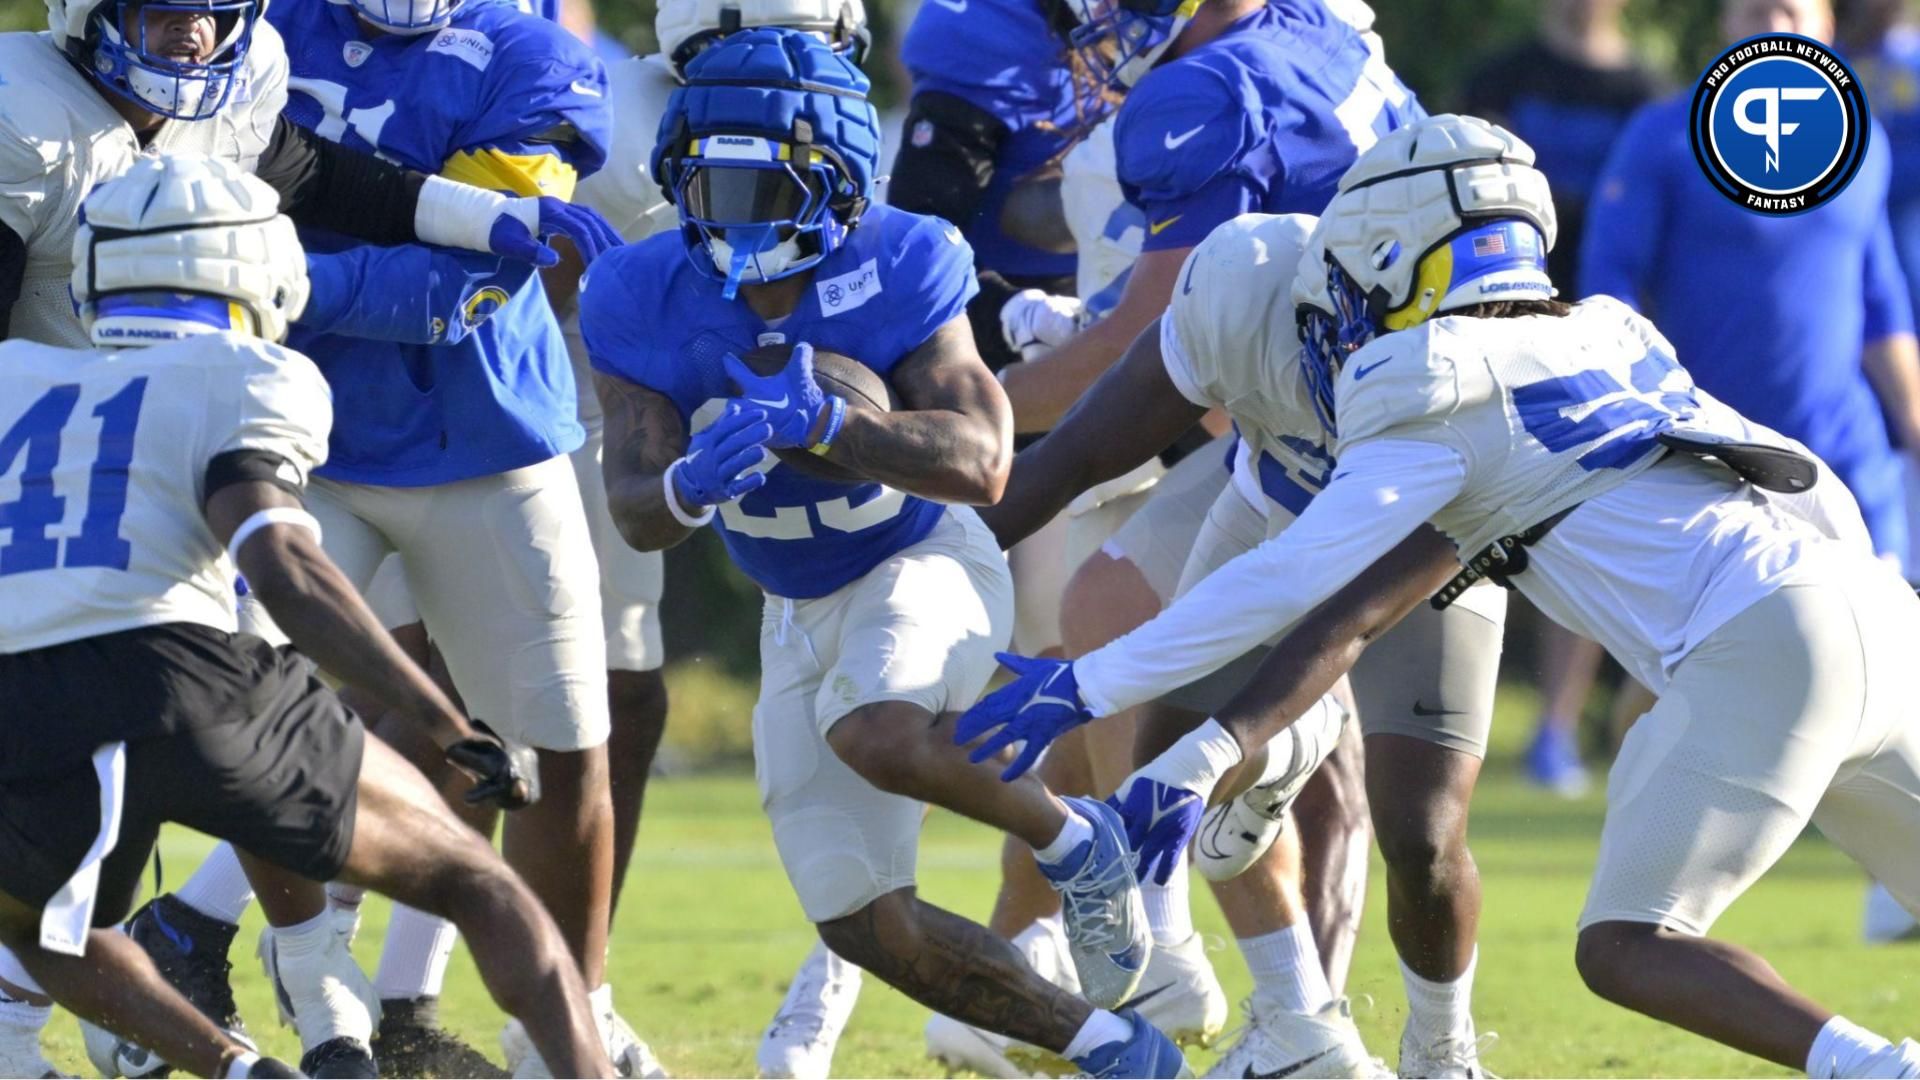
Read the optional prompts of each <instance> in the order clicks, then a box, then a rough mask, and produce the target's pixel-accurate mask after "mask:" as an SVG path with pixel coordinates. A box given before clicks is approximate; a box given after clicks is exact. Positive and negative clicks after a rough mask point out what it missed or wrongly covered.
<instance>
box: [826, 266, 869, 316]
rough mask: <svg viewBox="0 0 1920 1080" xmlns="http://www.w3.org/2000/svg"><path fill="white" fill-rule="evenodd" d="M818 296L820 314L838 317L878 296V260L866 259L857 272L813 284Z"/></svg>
mask: <svg viewBox="0 0 1920 1080" xmlns="http://www.w3.org/2000/svg"><path fill="white" fill-rule="evenodd" d="M813 287H814V290H815V291H816V292H817V293H819V295H820V313H821V314H822V315H839V314H841V313H842V312H847V311H852V310H853V309H854V308H857V307H859V306H861V305H862V304H865V303H866V302H867V301H869V300H871V299H873V298H874V297H876V296H879V295H880V266H879V260H877V259H868V260H867V261H866V262H863V263H861V264H860V268H859V269H857V270H851V271H848V272H847V273H844V274H841V275H840V276H838V277H830V278H827V279H825V280H824V281H818V282H815V283H814V286H813Z"/></svg>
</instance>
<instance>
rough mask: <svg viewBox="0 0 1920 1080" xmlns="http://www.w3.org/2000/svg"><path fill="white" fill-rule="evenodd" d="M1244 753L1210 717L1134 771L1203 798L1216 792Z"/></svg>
mask: <svg viewBox="0 0 1920 1080" xmlns="http://www.w3.org/2000/svg"><path fill="white" fill-rule="evenodd" d="M1241 756H1242V755H1241V753H1240V743H1239V741H1238V740H1237V739H1235V738H1234V737H1233V734H1232V733H1231V732H1229V731H1228V730H1227V729H1226V728H1224V727H1221V726H1220V721H1218V720H1215V719H1213V718H1211V717H1209V718H1208V719H1207V722H1206V723H1204V724H1201V725H1200V726H1199V727H1197V728H1194V729H1193V730H1192V731H1189V732H1187V734H1186V735H1185V736H1183V737H1182V738H1181V739H1180V741H1179V742H1177V743H1174V744H1173V745H1172V746H1169V747H1168V748H1167V749H1166V750H1165V752H1163V753H1162V754H1161V755H1160V756H1159V757H1157V758H1154V759H1153V760H1152V761H1150V762H1148V763H1147V764H1146V765H1145V766H1144V767H1142V768H1141V769H1140V770H1139V771H1138V772H1136V773H1135V774H1134V775H1136V776H1142V777H1146V778H1147V779H1150V780H1157V781H1159V782H1160V783H1162V784H1165V785H1167V786H1168V787H1176V788H1181V789H1183V790H1186V791H1191V792H1193V793H1194V794H1195V795H1198V796H1200V798H1201V799H1203V800H1204V799H1206V798H1208V797H1209V796H1211V795H1212V794H1213V789H1214V786H1215V785H1216V784H1218V783H1219V782H1220V777H1221V776H1223V775H1224V774H1225V773H1226V771H1227V770H1228V769H1231V768H1233V767H1234V766H1235V765H1238V764H1240V759H1241Z"/></svg>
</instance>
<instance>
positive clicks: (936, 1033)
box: [762, 1013, 1033, 1080]
mask: <svg viewBox="0 0 1920 1080" xmlns="http://www.w3.org/2000/svg"><path fill="white" fill-rule="evenodd" d="M926 1040H927V1056H928V1057H929V1058H932V1059H933V1060H934V1061H937V1062H939V1063H940V1064H942V1065H944V1066H946V1067H947V1068H948V1069H949V1070H953V1071H957V1070H960V1069H965V1070H967V1071H968V1072H974V1073H979V1074H980V1075H981V1076H987V1077H992V1078H994V1080H1019V1078H1021V1077H1026V1076H1031V1075H1033V1073H1030V1072H1029V1071H1028V1069H1027V1067H1025V1066H1022V1065H1021V1064H1020V1063H1018V1062H1016V1061H1014V1060H1013V1058H1011V1057H1009V1056H1008V1055H1007V1051H1008V1050H1009V1049H1010V1048H1011V1047H1012V1045H1013V1040H1012V1039H1010V1038H1008V1037H1007V1036H1005V1035H999V1034H995V1033H994V1032H991V1031H988V1030H986V1029H984V1028H977V1027H974V1026H973V1025H972V1024H966V1023H962V1022H960V1021H958V1020H955V1019H954V1018H953V1017H951V1016H947V1015H946V1014H944V1013H934V1014H933V1015H932V1016H929V1017H927V1029H926ZM762 1075H765V1074H764V1073H762Z"/></svg>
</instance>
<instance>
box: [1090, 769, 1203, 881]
mask: <svg viewBox="0 0 1920 1080" xmlns="http://www.w3.org/2000/svg"><path fill="white" fill-rule="evenodd" d="M1151 768H1152V766H1151V765H1149V766H1147V767H1146V768H1145V769H1142V770H1141V771H1140V772H1136V773H1134V774H1133V775H1132V776H1129V777H1127V778H1126V779H1125V780H1123V781H1121V783H1120V790H1118V791H1116V792H1114V793H1113V794H1112V795H1110V796H1108V797H1107V805H1108V806H1111V807H1113V808H1114V809H1115V810H1118V811H1120V817H1121V820H1123V821H1125V822H1126V823H1127V846H1128V847H1130V848H1132V849H1133V857H1134V866H1133V870H1134V873H1135V875H1137V876H1138V877H1139V878H1140V880H1141V882H1143V883H1144V882H1146V881H1147V880H1148V879H1149V878H1151V879H1152V880H1153V882H1154V884H1156V885H1165V884H1166V883H1167V878H1168V877H1170V876H1171V875H1172V874H1173V871H1174V870H1175V869H1176V868H1178V867H1180V866H1181V865H1182V857H1183V855H1184V854H1185V852H1186V850H1187V841H1188V840H1190V839H1192V838H1193V833H1194V830H1195V829H1198V828H1199V827H1200V818H1201V817H1202V815H1204V814H1205V813H1206V810H1207V803H1206V800H1204V799H1202V798H1201V797H1200V796H1198V795H1196V794H1194V793H1193V792H1191V791H1188V790H1187V789H1186V788H1183V787H1176V786H1174V785H1172V784H1168V783H1166V782H1164V781H1161V780H1156V779H1154V778H1153V777H1151V776H1148V775H1146V773H1147V770H1148V769H1151Z"/></svg>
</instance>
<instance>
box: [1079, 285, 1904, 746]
mask: <svg viewBox="0 0 1920 1080" xmlns="http://www.w3.org/2000/svg"><path fill="white" fill-rule="evenodd" d="M1335 425H1336V427H1337V428H1338V431H1339V437H1338V439H1337V440H1336V442H1335V444H1334V452H1335V456H1336V457H1337V458H1338V462H1339V464H1338V466H1337V467H1336V468H1335V470H1334V474H1333V477H1332V479H1331V480H1330V481H1329V483H1328V484H1327V486H1326V488H1325V489H1324V490H1323V491H1322V492H1320V493H1319V494H1318V495H1317V496H1316V497H1315V498H1314V500H1313V502H1312V504H1311V506H1309V507H1308V509H1307V510H1306V512H1305V513H1303V514H1301V515H1300V516H1299V518H1298V519H1297V520H1295V521H1294V522H1293V523H1292V524H1291V525H1290V526H1289V527H1287V528H1286V529H1285V531H1284V532H1283V533H1282V534H1281V535H1279V536H1278V537H1277V538H1275V539H1272V540H1269V541H1268V542H1267V543H1265V544H1263V545H1261V546H1260V547H1259V548H1257V549H1255V550H1254V551H1252V552H1249V553H1247V554H1246V555H1242V556H1240V557H1239V558H1236V559H1234V560H1232V561H1230V562H1229V563H1227V564H1226V565H1225V566H1223V567H1221V568H1220V569H1219V570H1218V571H1216V572H1215V573H1214V574H1213V575H1211V576H1209V577H1208V578H1207V579H1206V580H1204V581H1202V582H1200V583H1199V584H1198V585H1197V586H1195V587H1194V588H1193V589H1192V590H1190V591H1189V592H1188V593H1187V594H1186V595H1185V596H1183V597H1182V598H1181V599H1180V600H1179V601H1177V602H1176V603H1175V604H1173V605H1172V606H1171V607H1169V608H1168V609H1167V610H1166V611H1165V612H1163V613H1162V614H1161V615H1160V616H1159V617H1157V618H1155V619H1154V620H1152V621H1150V622H1148V623H1147V624H1146V625H1144V626H1142V627H1140V628H1139V629H1137V630H1135V631H1133V632H1132V633H1130V634H1128V635H1126V636H1125V637H1123V638H1121V639H1120V640H1119V641H1117V642H1114V643H1113V644H1111V645H1108V646H1106V647H1105V648H1102V649H1098V650H1095V651H1094V652H1093V653H1091V654H1089V655H1088V656H1086V657H1083V658H1082V659H1081V660H1079V661H1076V662H1075V665H1074V667H1075V672H1076V675H1077V676H1078V677H1079V679H1080V686H1081V689H1082V692H1083V693H1084V694H1085V696H1086V700H1087V701H1088V703H1089V704H1091V705H1094V707H1095V708H1096V709H1097V710H1099V711H1100V713H1101V714H1102V715H1104V714H1106V713H1108V712H1111V711H1114V710H1116V709H1120V708H1126V707H1128V706H1130V705H1133V704H1137V703H1138V702H1140V701H1145V700H1150V699H1151V698H1153V697H1155V696H1158V695H1159V694H1160V693H1164V692H1165V691H1166V690H1168V689H1171V688H1173V687H1177V686H1181V685H1184V684H1185V683H1187V682H1190V681H1192V680H1193V679H1194V678H1197V677H1199V676H1200V675H1204V674H1206V673H1208V672H1210V671H1212V670H1214V669H1215V668H1217V667H1219V666H1220V665H1221V664H1224V663H1225V662H1227V661H1228V660H1231V659H1233V658H1234V657H1236V656H1238V655H1239V654H1240V653H1241V652H1243V651H1245V650H1246V649H1247V648H1250V647H1251V646H1253V645H1255V644H1258V643H1259V642H1261V641H1264V640H1266V639H1267V638H1268V637H1269V636H1271V635H1272V634H1274V633H1275V632H1278V631H1279V630H1281V629H1283V628H1284V627H1286V626H1288V625H1290V624H1291V623H1293V622H1294V621H1295V620H1296V619H1298V618H1299V617H1301V616H1302V615H1304V614H1306V613H1307V612H1308V611H1311V610H1312V609H1313V608H1314V607H1315V606H1316V605H1318V604H1319V603H1320V602H1321V601H1323V600H1325V599H1326V598H1327V597H1328V596H1331V595H1332V594H1333V593H1334V592H1336V591H1338V590H1339V589H1340V587H1341V586H1343V585H1345V584H1346V583H1347V582H1348V581H1351V580H1352V579H1353V578H1354V577H1355V576H1356V575H1357V574H1359V573H1360V572H1361V571H1362V570H1364V569H1365V568H1366V567H1368V566H1369V565H1371V564H1372V563H1373V562H1374V561H1375V560H1377V559H1378V558H1379V557H1380V556H1382V555H1384V554H1386V552H1387V551H1389V550H1390V549H1391V548H1392V547H1393V546H1394V545H1396V544H1397V543H1399V542H1400V540H1401V539H1403V538H1404V537H1406V536H1407V535H1408V534H1410V533H1411V532H1412V531H1413V530H1414V529H1416V528H1418V527H1419V526H1420V525H1421V524H1422V523H1425V522H1430V523H1432V524H1433V525H1434V526H1436V527H1438V528H1439V529H1441V530H1442V531H1443V532H1445V533H1446V534H1447V535H1448V536H1449V537H1450V538H1451V539H1453V540H1454V542H1455V543H1456V544H1458V545H1459V548H1460V550H1461V552H1462V554H1463V557H1470V556H1472V555H1473V554H1475V553H1477V552H1479V551H1480V550H1481V549H1483V548H1484V547H1486V546H1487V545H1488V544H1489V543H1490V542H1492V541H1493V540H1495V539H1497V538H1499V537H1502V536H1507V535H1510V534H1513V533H1517V532H1521V531H1524V530H1525V529H1527V528H1529V527H1531V526H1533V525H1535V524H1538V523H1540V522H1542V521H1544V520H1546V519H1547V518H1549V517H1551V516H1553V515H1554V514H1556V513H1557V512H1559V511H1561V510H1565V509H1568V508H1570V507H1574V506H1576V504H1577V505H1578V509H1577V510H1576V511H1575V512H1573V513H1572V514H1570V515H1568V516H1567V517H1566V518H1565V519H1564V520H1562V521H1561V522H1560V523H1559V524H1558V525H1557V526H1556V527H1555V528H1554V529H1553V531H1552V532H1551V533H1550V534H1548V535H1547V536H1546V537H1545V538H1544V539H1543V540H1542V541H1541V542H1540V543H1538V544H1536V545H1534V546H1533V547H1532V548H1531V549H1530V551H1529V556H1530V566H1529V568H1528V569H1527V570H1526V571H1525V572H1524V573H1521V574H1518V575H1515V576H1514V578H1513V579H1512V580H1513V582H1514V584H1515V585H1516V587H1518V588H1519V589H1520V591H1522V592H1523V593H1525V594H1526V595H1527V596H1528V598H1529V599H1531V600H1533V601H1534V603H1535V604H1537V605H1538V606H1539V607H1540V608H1541V609H1542V610H1543V611H1545V612H1546V613H1547V614H1548V615H1549V616H1550V617H1552V618H1553V619H1555V621H1557V622H1560V623H1561V624H1562V625H1565V626H1567V627H1569V628H1571V629H1573V630H1576V631H1578V632H1581V633H1584V634H1588V635H1589V636H1591V637H1593V638H1594V639H1595V640H1597V641H1599V642H1600V643H1601V644H1602V645H1604V646H1606V647H1607V649H1608V651H1609V652H1611V653H1612V654H1613V655H1614V657H1615V658H1616V659H1618V660H1619V661H1620V662H1621V664H1622V665H1624V666H1625V667H1626V668H1627V669H1628V670H1629V671H1630V672H1632V673H1633V675H1634V676H1635V677H1636V678H1638V679H1640V680H1642V681H1643V682H1644V683H1645V684H1646V686H1647V687H1648V688H1649V689H1651V690H1653V691H1654V692H1656V693H1658V692H1659V691H1660V690H1661V689H1662V688H1663V687H1664V686H1665V685H1666V679H1667V674H1668V673H1669V672H1670V671H1671V670H1672V667H1673V665H1675V664H1677V663H1678V662H1679V661H1680V660H1681V659H1682V658H1683V657H1684V656H1685V655H1686V654H1687V653H1688V652H1689V651H1690V650H1691V649H1692V648H1693V647H1694V646H1695V645H1697V644H1698V643H1699V642H1700V641H1701V640H1702V639H1703V638H1705V637H1706V636H1707V635H1708V634H1710V633H1712V632H1713V631H1714V630H1715V629H1718V628H1719V627H1720V626H1721V625H1723V624H1724V623H1725V622H1726V620H1727V619H1729V618H1731V617H1732V616H1734V615H1735V614H1738V613H1739V612H1740V611H1743V610H1745V609H1746V608H1747V607H1748V606H1750V605H1752V604H1753V603H1754V602H1755V601H1757V600H1759V599H1760V598H1762V597H1764V596H1765V595H1767V594H1768V593H1770V592H1772V591H1773V590H1774V589H1777V588H1779V587H1781V586H1782V585H1787V584H1796V583H1814V582H1820V581H1824V580H1832V577H1833V575H1836V574H1860V573H1867V574H1872V573H1880V574H1883V575H1884V576H1885V578H1886V581H1887V584H1888V586H1889V587H1898V586H1899V582H1898V579H1897V577H1896V576H1895V575H1894V574H1893V573H1892V572H1891V571H1890V570H1887V569H1886V568H1884V567H1882V566H1881V565H1880V564H1879V563H1878V562H1877V561H1876V560H1874V559H1873V557H1872V554H1871V549H1870V547H1869V546H1868V544H1867V543H1866V539H1865V537H1866V530H1865V528H1864V526H1863V525H1862V524H1861V521H1860V515H1859V510H1858V508H1857V507H1855V506H1854V505H1853V502H1852V497H1851V496H1850V495H1849V494H1848V493H1847V491H1846V488H1845V487H1844V486H1843V485H1841V484H1840V483H1839V481H1838V480H1837V479H1835V478H1834V476H1833V475H1832V473H1831V472H1830V471H1826V470H1824V469H1823V471H1822V477H1823V479H1822V481H1821V482H1820V483H1819V484H1817V485H1816V486H1815V488H1814V490H1813V491H1811V492H1808V493H1806V494H1803V495H1799V496H1793V497H1781V496H1776V495H1770V494H1768V493H1765V492H1762V491H1759V490H1758V489H1756V488H1753V487H1752V486H1750V485H1747V484H1745V483H1742V482H1740V481H1739V480H1738V479H1737V478H1736V477H1735V476H1734V475H1733V473H1731V472H1730V471H1728V470H1726V469H1725V468H1723V467H1722V466H1719V465H1717V464H1708V463H1703V462H1700V461H1697V460H1696V459H1692V458H1689V457H1683V456H1681V455H1678V454H1671V455H1667V454H1665V451H1664V450H1663V448H1662V447H1660V445H1659V444H1658V443H1657V442H1655V440H1654V435H1655V433H1656V432H1657V431H1660V430H1669V429H1671V430H1691V431H1699V432H1704V433H1709V434H1713V435H1719V436H1724V437H1729V438H1733V439H1738V440H1741V441H1750V442H1765V443H1772V444H1775V445H1780V446H1786V447H1791V448H1793V449H1795V450H1798V451H1800V452H1802V453H1806V451H1805V448H1804V447H1801V446H1799V445H1798V444H1796V443H1793V442H1792V441H1791V440H1788V439H1786V438H1785V437H1783V436H1781V435H1779V434H1777V433H1775V432H1773V431H1771V430H1769V429H1767V428H1764V427H1762V426H1760V425H1758V424H1754V423H1751V422H1750V421H1747V420H1746V419H1745V418H1743V417H1741V416H1740V415H1739V414H1738V413H1735V412H1734V411H1733V410H1731V409H1729V408H1727V407H1726V406H1725V405H1723V404H1721V403H1720V402H1718V401H1716V400H1714V399H1713V398H1712V397H1710V396H1709V395H1707V394H1705V393H1704V392H1702V391H1700V390H1698V389H1697V388H1696V387H1694V386H1693V382H1692V379H1691V378H1690V377H1689V376H1688V375H1687V373H1686V372H1685V371H1684V370H1682V369H1681V368H1680V367H1679V365H1678V364H1677V363H1676V362H1675V360H1674V357H1673V353H1672V349H1671V347H1670V346H1669V345H1668V344H1667V342H1666V340H1665V339H1664V338H1663V337H1661V335H1660V333H1659V332H1658V331H1657V330H1655V329H1654V328H1653V326H1652V325H1651V324H1650V323H1648V322H1647V321H1646V320H1644V319H1642V318H1641V317H1639V316H1638V315H1636V314H1634V313H1633V312H1632V311H1631V310H1629V309H1628V308H1627V307H1625V306H1624V305H1622V304H1620V303H1618V302H1616V301H1613V300H1610V299H1607V298H1604V297H1601V298H1596V299H1592V300H1588V301H1586V302H1585V303H1582V304H1580V305H1579V306H1577V307H1576V308H1574V310H1573V312H1572V313H1571V314H1569V315H1568V316H1566V317H1564V318H1555V317H1551V316H1532V317H1526V318H1516V319H1476V318H1465V317H1443V318H1439V319H1435V320H1433V321H1431V322H1429V323H1426V324H1423V325H1422V326H1419V327H1416V328H1414V329H1412V330H1406V331H1402V332H1399V333H1394V334H1389V335H1386V336H1384V337H1382V338H1380V339H1378V340H1376V341H1374V342H1372V343H1370V344H1369V345H1367V346H1366V347H1365V348H1362V349H1361V350H1359V351H1358V352H1356V353H1354V354H1353V355H1351V356H1349V357H1348V358H1347V359H1346V361H1345V363H1344V364H1343V365H1342V368H1341V373H1340V377H1339V379H1338V381H1337V382H1336V384H1335ZM1663 455H1665V456H1663ZM1807 456H1808V457H1811V456H1812V455H1811V454H1807Z"/></svg>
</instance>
